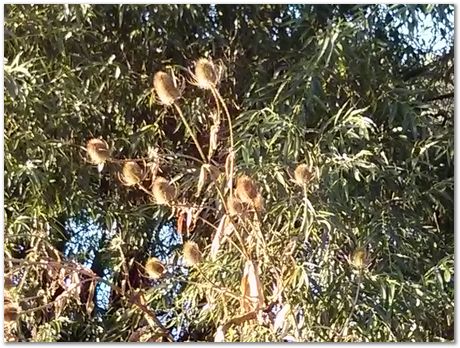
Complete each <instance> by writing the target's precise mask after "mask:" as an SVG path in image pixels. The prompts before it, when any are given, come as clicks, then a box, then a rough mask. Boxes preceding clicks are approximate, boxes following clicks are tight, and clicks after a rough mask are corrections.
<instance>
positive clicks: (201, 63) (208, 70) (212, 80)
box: [195, 58, 219, 89]
mask: <svg viewBox="0 0 460 348" xmlns="http://www.w3.org/2000/svg"><path fill="white" fill-rule="evenodd" d="M195 78H196V83H197V85H198V87H200V88H203V89H211V88H212V87H215V86H216V85H217V83H218V82H219V74H218V71H217V69H216V66H215V65H214V63H213V62H211V61H210V60H208V59H206V58H200V59H198V61H197V62H196V64H195Z"/></svg>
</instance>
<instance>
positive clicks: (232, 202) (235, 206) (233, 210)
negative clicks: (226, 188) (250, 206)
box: [227, 196, 244, 216]
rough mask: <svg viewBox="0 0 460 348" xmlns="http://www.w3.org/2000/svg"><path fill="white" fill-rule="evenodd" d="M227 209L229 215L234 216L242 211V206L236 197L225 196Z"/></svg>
mask: <svg viewBox="0 0 460 348" xmlns="http://www.w3.org/2000/svg"><path fill="white" fill-rule="evenodd" d="M227 210H228V213H229V215H230V216H235V215H239V214H241V213H242V212H243V210H244V206H243V203H242V202H241V200H240V199H239V198H238V197H234V196H229V197H228V198H227Z"/></svg>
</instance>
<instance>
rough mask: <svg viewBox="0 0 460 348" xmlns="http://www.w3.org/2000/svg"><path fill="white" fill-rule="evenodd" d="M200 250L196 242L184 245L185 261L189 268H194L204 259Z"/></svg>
mask: <svg viewBox="0 0 460 348" xmlns="http://www.w3.org/2000/svg"><path fill="white" fill-rule="evenodd" d="M202 257H203V256H202V255H201V251H200V248H199V247H198V244H196V243H195V242H191V241H188V242H185V244H184V260H185V264H186V265H187V266H190V267H191V266H193V265H196V264H197V263H200V262H201V259H202Z"/></svg>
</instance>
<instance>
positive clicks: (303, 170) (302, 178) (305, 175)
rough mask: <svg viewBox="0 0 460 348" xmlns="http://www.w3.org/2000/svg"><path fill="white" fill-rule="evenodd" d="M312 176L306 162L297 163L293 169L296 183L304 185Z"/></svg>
mask: <svg viewBox="0 0 460 348" xmlns="http://www.w3.org/2000/svg"><path fill="white" fill-rule="evenodd" d="M312 178H313V173H312V172H311V171H310V169H309V168H308V166H307V165H306V164H299V165H298V166H297V168H296V169H295V171H294V179H295V182H296V184H297V185H299V186H304V185H306V184H308V183H309V182H310V181H311V179H312Z"/></svg>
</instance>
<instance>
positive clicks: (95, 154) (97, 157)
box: [86, 138, 110, 164]
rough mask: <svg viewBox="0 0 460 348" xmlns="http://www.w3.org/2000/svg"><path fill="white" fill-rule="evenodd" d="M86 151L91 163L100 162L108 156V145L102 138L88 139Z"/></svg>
mask: <svg viewBox="0 0 460 348" xmlns="http://www.w3.org/2000/svg"><path fill="white" fill-rule="evenodd" d="M86 151H87V153H88V156H89V158H90V160H91V162H92V163H94V164H102V163H104V162H105V161H107V160H108V159H109V157H110V150H109V145H108V144H107V143H106V142H105V141H104V140H102V139H96V138H93V139H90V140H89V141H88V143H87V144H86Z"/></svg>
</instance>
